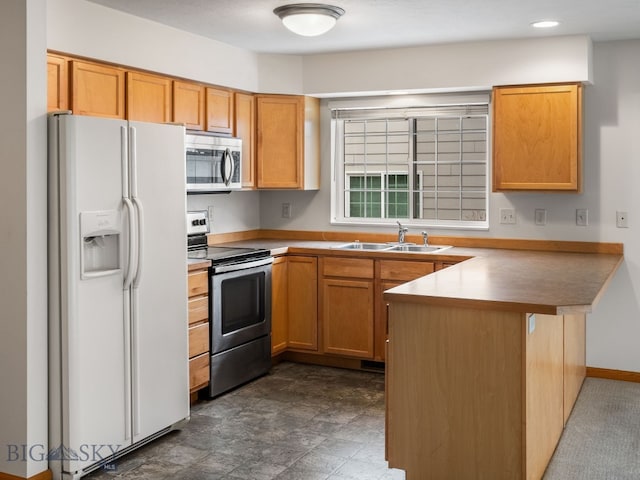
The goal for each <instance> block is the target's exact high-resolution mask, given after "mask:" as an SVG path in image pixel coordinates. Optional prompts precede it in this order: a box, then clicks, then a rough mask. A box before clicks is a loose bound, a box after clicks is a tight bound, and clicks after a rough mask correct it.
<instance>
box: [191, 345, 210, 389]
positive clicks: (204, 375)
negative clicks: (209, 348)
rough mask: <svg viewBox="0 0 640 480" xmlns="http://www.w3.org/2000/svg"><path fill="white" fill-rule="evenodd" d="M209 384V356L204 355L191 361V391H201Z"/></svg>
mask: <svg viewBox="0 0 640 480" xmlns="http://www.w3.org/2000/svg"><path fill="white" fill-rule="evenodd" d="M208 384H209V354H208V353H203V354H202V355H199V356H197V357H194V358H192V359H191V360H189V390H190V391H191V392H193V391H195V390H199V389H200V388H202V387H205V386H207V385H208Z"/></svg>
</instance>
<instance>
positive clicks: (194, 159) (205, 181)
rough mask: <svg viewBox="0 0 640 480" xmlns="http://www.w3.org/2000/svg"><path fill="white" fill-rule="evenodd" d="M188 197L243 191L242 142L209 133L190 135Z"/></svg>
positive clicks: (187, 154)
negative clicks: (191, 194) (190, 195)
mask: <svg viewBox="0 0 640 480" xmlns="http://www.w3.org/2000/svg"><path fill="white" fill-rule="evenodd" d="M185 149H186V159H187V193H215V192H220V191H230V190H239V189H241V188H242V178H241V176H242V164H241V161H242V140H241V139H239V138H233V137H220V136H216V135H211V134H207V133H189V132H188V133H187V134H186V136H185Z"/></svg>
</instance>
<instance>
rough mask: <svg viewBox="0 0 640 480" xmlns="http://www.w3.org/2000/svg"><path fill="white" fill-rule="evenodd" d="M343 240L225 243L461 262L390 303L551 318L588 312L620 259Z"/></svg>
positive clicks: (396, 293) (397, 292)
mask: <svg viewBox="0 0 640 480" xmlns="http://www.w3.org/2000/svg"><path fill="white" fill-rule="evenodd" d="M344 243H346V242H335V241H334V242H328V241H301V240H291V241H288V240H272V239H254V240H244V241H240V242H231V243H228V244H222V245H221V246H226V245H229V246H231V245H237V246H245V247H258V248H266V249H269V250H271V252H272V254H273V255H282V254H285V253H289V254H308V255H310V254H318V255H322V254H325V255H327V254H331V255H339V256H349V257H370V258H381V259H397V260H425V261H428V260H431V261H444V262H456V261H457V262H459V263H457V264H456V265H453V266H451V267H448V268H445V269H442V270H439V271H437V272H434V273H432V274H429V275H426V276H424V277H421V278H418V279H416V280H413V281H410V282H407V283H404V284H402V285H400V286H397V287H394V288H391V289H390V290H387V291H386V292H385V294H384V298H385V299H386V300H387V301H389V302H394V301H399V302H411V303H424V304H429V305H440V306H450V307H462V308H478V309H483V310H501V311H518V312H528V313H540V314H549V315H563V314H566V313H576V312H585V313H588V312H590V311H591V310H592V308H593V306H594V305H595V304H596V303H597V302H598V300H599V298H600V296H601V295H602V294H603V293H604V291H605V290H606V287H607V285H608V283H609V281H610V280H611V279H612V278H613V276H614V274H615V272H616V270H617V269H618V267H619V266H620V264H621V263H622V261H623V255H621V254H604V253H568V252H553V251H535V250H509V249H501V248H468V247H464V248H462V247H453V248H450V249H448V250H445V251H444V252H442V253H441V254H435V255H433V254H424V253H399V252H372V251H353V250H338V249H336V248H335V247H336V246H338V245H341V244H344Z"/></svg>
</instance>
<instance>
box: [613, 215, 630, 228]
mask: <svg viewBox="0 0 640 480" xmlns="http://www.w3.org/2000/svg"><path fill="white" fill-rule="evenodd" d="M616 227H618V228H629V217H628V215H627V212H616Z"/></svg>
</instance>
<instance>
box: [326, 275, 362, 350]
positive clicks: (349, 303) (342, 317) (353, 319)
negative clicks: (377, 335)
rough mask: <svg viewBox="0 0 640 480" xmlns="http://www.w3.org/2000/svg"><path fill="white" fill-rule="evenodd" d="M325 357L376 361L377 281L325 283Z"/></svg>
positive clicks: (330, 281)
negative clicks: (375, 310)
mask: <svg viewBox="0 0 640 480" xmlns="http://www.w3.org/2000/svg"><path fill="white" fill-rule="evenodd" d="M322 323H323V346H324V353H334V354H338V355H345V356H350V357H358V358H369V359H371V358H373V281H371V280H353V279H340V278H324V279H323V280H322Z"/></svg>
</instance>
